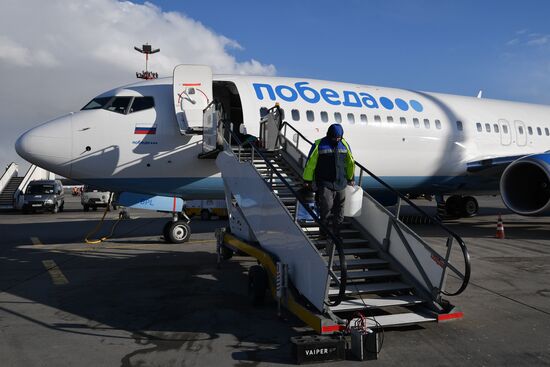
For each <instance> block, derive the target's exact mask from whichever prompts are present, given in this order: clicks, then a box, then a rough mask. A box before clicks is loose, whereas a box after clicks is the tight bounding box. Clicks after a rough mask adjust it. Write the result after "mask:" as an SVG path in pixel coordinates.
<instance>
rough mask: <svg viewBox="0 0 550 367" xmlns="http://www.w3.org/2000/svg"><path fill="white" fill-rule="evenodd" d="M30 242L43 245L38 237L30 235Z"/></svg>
mask: <svg viewBox="0 0 550 367" xmlns="http://www.w3.org/2000/svg"><path fill="white" fill-rule="evenodd" d="M31 242H32V244H33V245H34V246H44V244H43V243H42V242H40V239H39V238H38V237H31Z"/></svg>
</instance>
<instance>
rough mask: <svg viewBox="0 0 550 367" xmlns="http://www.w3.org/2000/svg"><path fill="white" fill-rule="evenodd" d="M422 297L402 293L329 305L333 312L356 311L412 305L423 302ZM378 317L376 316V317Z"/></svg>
mask: <svg viewBox="0 0 550 367" xmlns="http://www.w3.org/2000/svg"><path fill="white" fill-rule="evenodd" d="M424 302H425V301H424V300H423V299H422V298H418V297H416V296H410V295H404V296H394V297H380V298H363V299H350V300H344V301H342V302H340V304H339V305H338V306H331V307H330V310H331V311H333V312H346V311H358V310H363V309H368V308H383V307H392V306H413V305H418V304H421V303H424ZM377 318H378V317H377Z"/></svg>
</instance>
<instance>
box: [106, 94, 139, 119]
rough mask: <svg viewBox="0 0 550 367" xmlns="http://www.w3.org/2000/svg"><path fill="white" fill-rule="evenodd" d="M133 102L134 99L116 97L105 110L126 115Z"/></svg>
mask: <svg viewBox="0 0 550 367" xmlns="http://www.w3.org/2000/svg"><path fill="white" fill-rule="evenodd" d="M131 100H132V97H115V98H114V99H113V100H112V101H111V102H110V103H109V104H107V106H105V107H104V108H105V109H106V110H107V111H111V112H116V113H120V114H123V115H124V114H126V112H127V111H128V106H129V105H130V101H131Z"/></svg>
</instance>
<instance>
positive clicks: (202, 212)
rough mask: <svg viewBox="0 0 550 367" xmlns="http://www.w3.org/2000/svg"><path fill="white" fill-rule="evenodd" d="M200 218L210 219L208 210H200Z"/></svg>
mask: <svg viewBox="0 0 550 367" xmlns="http://www.w3.org/2000/svg"><path fill="white" fill-rule="evenodd" d="M201 220H210V212H209V211H208V210H206V209H203V210H201Z"/></svg>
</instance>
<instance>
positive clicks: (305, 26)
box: [152, 0, 550, 104]
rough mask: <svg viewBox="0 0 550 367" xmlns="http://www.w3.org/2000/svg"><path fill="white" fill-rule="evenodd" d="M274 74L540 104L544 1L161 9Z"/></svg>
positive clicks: (545, 79) (547, 83) (545, 88)
mask: <svg viewBox="0 0 550 367" xmlns="http://www.w3.org/2000/svg"><path fill="white" fill-rule="evenodd" d="M152 3H153V4H155V5H157V6H160V7H161V8H162V10H163V11H178V12H181V13H183V14H185V15H187V16H188V17H190V18H192V19H194V20H196V21H199V22H201V23H203V24H204V25H205V26H207V27H208V28H210V29H212V30H213V31H215V32H216V33H219V34H222V35H224V36H226V37H229V38H231V39H233V40H235V41H237V42H238V43H239V44H240V45H241V46H242V47H243V48H244V49H243V50H232V51H231V53H232V54H233V55H235V56H236V57H237V59H243V60H244V59H249V58H255V59H257V60H259V61H260V62H262V63H266V64H273V65H274V66H275V67H276V68H277V74H278V75H284V76H304V77H313V78H320V79H329V80H338V81H345V82H357V83H361V84H374V85H383V86H395V87H404V88H410V89H421V90H428V91H437V92H447V93H456V94H464V95H475V94H477V91H478V90H479V89H483V90H484V95H485V96H486V97H491V98H503V99H512V100H520V101H526V102H534V103H546V104H550V36H549V35H550V22H549V21H548V15H549V14H550V2H548V1H542V0H540V1H533V0H527V1H525V0H524V1H510V0H506V1H496V0H492V1H473V0H462V1H449V0H446V1H445V0H443V1H441V0H440V1H432V0H419V1H410V0H399V1H391V0H390V1H387V0H386V1H383V0H368V1H367V0H364V1H360V0H349V1H311V0H304V1H287V0H284V1H277V2H263V1H238V0H237V1H219V2H217V1H214V2H203V1H161V0H155V1H153V2H152Z"/></svg>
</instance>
